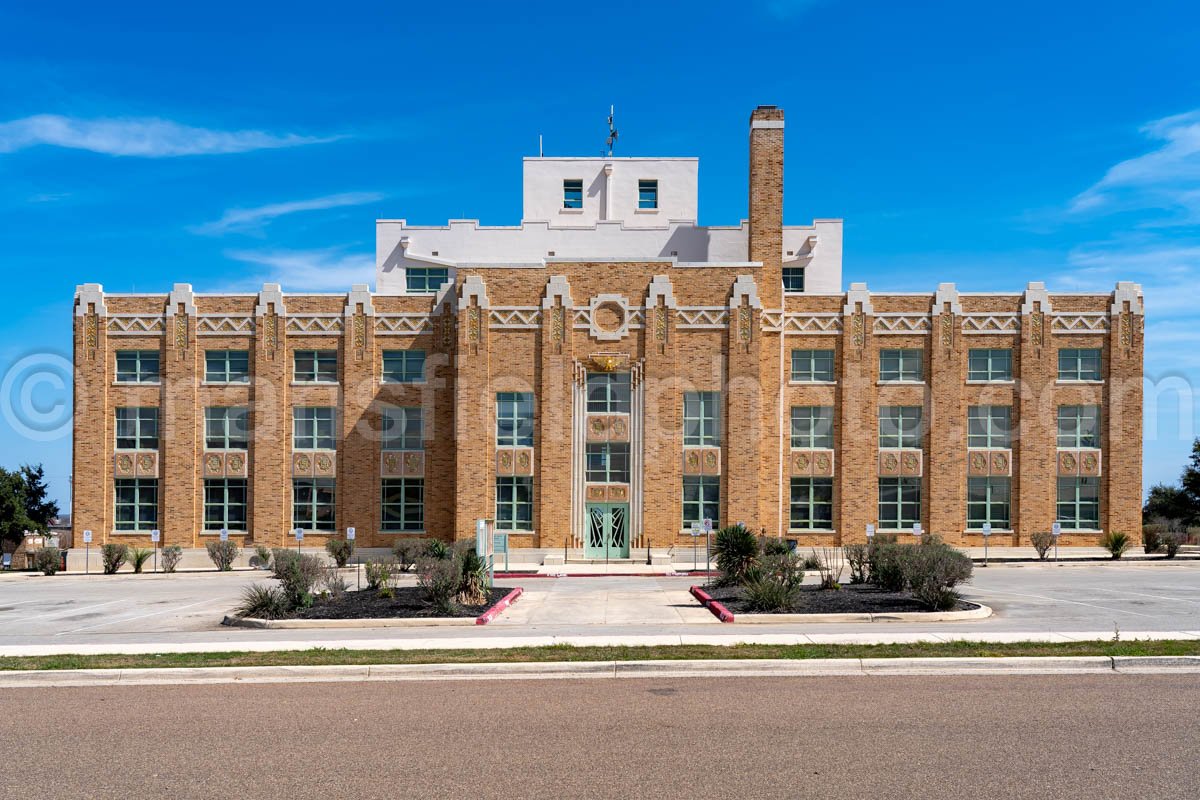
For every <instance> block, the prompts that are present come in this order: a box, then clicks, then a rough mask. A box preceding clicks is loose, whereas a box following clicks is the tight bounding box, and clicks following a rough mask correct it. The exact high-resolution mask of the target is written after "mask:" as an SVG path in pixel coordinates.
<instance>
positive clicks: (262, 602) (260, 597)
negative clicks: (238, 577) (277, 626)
mask: <svg viewBox="0 0 1200 800" xmlns="http://www.w3.org/2000/svg"><path fill="white" fill-rule="evenodd" d="M287 612H288V600H287V597H286V595H284V593H283V590H282V589H278V588H276V587H274V586H266V585H263V584H255V585H254V586H247V587H246V588H245V589H243V590H242V601H241V602H240V603H239V604H238V606H237V608H236V609H234V613H235V614H237V615H238V616H239V617H255V618H256V619H279V618H280V617H282V616H285V615H286V614H287Z"/></svg>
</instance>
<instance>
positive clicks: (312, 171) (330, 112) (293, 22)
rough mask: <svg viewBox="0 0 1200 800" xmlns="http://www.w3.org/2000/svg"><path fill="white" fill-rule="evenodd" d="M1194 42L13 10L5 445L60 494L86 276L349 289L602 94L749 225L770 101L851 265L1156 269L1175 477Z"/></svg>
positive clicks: (473, 207) (3, 249)
mask: <svg viewBox="0 0 1200 800" xmlns="http://www.w3.org/2000/svg"><path fill="white" fill-rule="evenodd" d="M1198 40H1200V7H1198V6H1197V5H1196V4H1195V3H1194V2H1155V1H1154V0H1146V1H1143V2H1141V3H1138V4H1137V5H1136V6H1130V5H1129V4H1127V3H1115V2H1103V1H1100V2H1096V1H1093V2H1055V3H1047V2H1024V1H1023V0H1014V1H1013V2H1008V3H1003V4H1000V3H975V2H908V3H895V2H882V1H881V2H853V1H852V0H810V1H808V2H805V1H804V0H746V2H743V3H740V4H728V3H713V2H703V1H702V0H696V1H695V2H688V3H658V4H654V3H645V2H643V3H621V2H606V3H598V4H563V3H542V2H533V1H531V2H524V3H519V4H510V3H479V4H472V3H455V4H425V3H422V4H405V3H396V2H390V3H357V2H352V1H347V2H342V3H336V4H330V3H306V2H289V3H287V4H278V5H276V4H270V3H246V2H240V3H223V2H209V3H205V4H202V5H201V6H180V5H178V4H164V3H140V2H124V3H120V4H117V5H116V6H114V5H111V4H110V5H96V4H91V3H87V4H84V3H77V2H64V3H57V4H52V5H47V4H45V3H33V2H22V1H19V0H18V1H15V2H8V3H5V4H3V5H2V6H0V274H2V275H3V277H4V279H5V281H6V286H7V288H8V291H7V292H5V293H4V294H3V295H0V298H2V299H0V303H3V314H2V315H0V334H2V335H0V376H2V377H3V379H4V383H3V385H0V406H2V408H0V410H2V411H3V412H4V415H3V418H2V419H0V448H2V449H3V453H4V457H3V462H4V463H5V464H6V465H9V466H11V465H16V464H18V463H21V462H26V461H41V462H44V463H45V464H46V468H47V472H48V473H49V474H50V477H51V480H52V487H53V490H54V492H55V494H56V495H57V496H58V497H59V498H60V499H61V500H62V501H64V502H65V501H66V500H67V499H68V497H69V484H68V475H69V472H70V439H69V435H61V434H62V433H63V432H64V428H63V426H62V425H60V424H58V422H57V421H58V420H61V419H65V418H66V415H68V414H69V410H70V408H69V403H70V389H69V370H66V369H64V363H65V362H64V361H63V360H62V359H63V358H67V359H69V357H70V325H71V319H70V307H71V298H72V293H73V290H74V287H75V285H76V284H78V283H83V282H99V283H102V284H104V286H105V288H106V289H107V290H109V291H135V290H136V291H166V290H167V289H169V288H170V286H171V284H172V283H174V282H177V281H180V282H190V283H192V284H193V285H194V286H195V288H196V289H197V290H198V291H217V290H224V289H253V288H255V287H257V286H259V285H261V283H262V282H263V281H264V280H278V281H280V282H282V283H283V284H284V287H285V289H291V290H300V289H315V290H339V289H343V290H344V289H346V288H347V287H348V286H349V284H350V283H351V282H352V281H355V280H359V281H361V280H368V281H369V280H370V279H371V275H372V253H373V246H374V245H373V237H374V226H373V220H374V219H375V218H376V217H404V218H407V219H408V220H410V221H411V222H418V223H443V222H445V220H446V219H448V218H479V219H481V220H482V221H483V222H484V223H488V224H508V223H513V222H516V221H517V220H518V219H519V217H520V202H521V198H520V168H521V166H520V158H521V156H525V155H534V154H536V150H537V137H538V135H539V134H541V135H543V136H544V137H545V147H546V153H547V154H548V155H591V154H598V153H599V152H600V148H601V146H602V144H603V139H604V135H605V128H604V125H605V120H604V118H605V115H606V113H607V109H608V106H609V104H610V103H612V104H615V105H616V106H617V115H618V123H619V128H620V131H621V138H620V141H619V145H618V154H619V155H620V154H623V155H694V156H699V157H700V159H701V196H700V217H701V222H703V223H707V224H726V223H735V222H736V221H737V220H738V219H740V218H742V217H743V216H744V215H745V213H746V128H747V118H748V115H749V112H750V109H751V108H753V107H754V106H755V105H757V104H759V103H775V104H777V105H780V106H782V107H784V109H785V110H786V112H787V115H788V127H787V159H786V164H787V172H786V184H787V194H786V203H785V205H786V210H785V215H786V218H787V221H788V222H789V223H793V224H800V223H805V222H807V221H809V220H811V219H812V218H813V217H842V218H844V219H845V220H846V228H845V236H846V242H845V244H846V250H845V264H844V277H845V280H846V281H847V282H849V281H850V280H865V281H867V282H868V283H869V285H870V286H871V288H872V289H878V290H907V291H917V290H929V291H932V290H933V288H935V286H936V284H937V283H938V282H939V281H946V280H953V281H956V282H957V283H958V285H959V288H960V289H962V290H964V291H985V290H998V291H1015V290H1019V289H1021V288H1022V287H1024V285H1025V283H1026V282H1027V281H1029V280H1045V281H1046V282H1047V283H1048V284H1049V286H1050V288H1051V289H1058V290H1082V289H1099V290H1105V291H1107V290H1109V289H1111V287H1112V286H1113V284H1114V283H1115V282H1116V281H1117V280H1118V279H1121V280H1135V281H1140V282H1142V283H1143V284H1144V285H1145V287H1146V297H1147V300H1146V305H1147V310H1148V318H1147V353H1146V373H1147V377H1148V379H1149V386H1148V393H1147V397H1148V404H1147V427H1146V463H1145V473H1146V482H1147V483H1148V484H1149V483H1152V482H1155V481H1159V480H1172V479H1173V478H1174V477H1175V476H1176V474H1177V473H1178V471H1179V468H1180V466H1181V464H1182V463H1183V461H1184V459H1185V457H1186V454H1187V452H1188V450H1189V448H1190V443H1191V437H1192V436H1193V433H1194V430H1195V429H1196V413H1195V410H1194V409H1193V407H1192V401H1191V397H1192V390H1191V387H1192V386H1193V385H1194V384H1195V383H1196V382H1197V379H1200V348H1197V347H1195V345H1194V342H1195V328H1196V322H1197V316H1198V315H1197V312H1196V310H1195V307H1196V302H1195V299H1194V298H1195V297H1196V292H1195V288H1194V287H1195V286H1196V279H1197V277H1198V276H1197V272H1198V271H1200V70H1197V68H1196V55H1197V47H1196V42H1197V41H1198ZM22 393H24V399H22ZM31 429H33V430H34V434H30V433H29V431H30V430H31ZM67 432H68V433H69V430H68V431H67ZM35 437H40V439H39V438H35ZM55 437H56V438H55Z"/></svg>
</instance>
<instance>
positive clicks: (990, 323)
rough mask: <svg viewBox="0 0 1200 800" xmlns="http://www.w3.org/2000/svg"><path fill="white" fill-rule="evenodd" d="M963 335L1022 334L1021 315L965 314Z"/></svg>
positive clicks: (963, 317)
mask: <svg viewBox="0 0 1200 800" xmlns="http://www.w3.org/2000/svg"><path fill="white" fill-rule="evenodd" d="M962 332H963V333H1020V332H1021V315H1020V314H964V315H963V316H962Z"/></svg>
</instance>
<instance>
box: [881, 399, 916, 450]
mask: <svg viewBox="0 0 1200 800" xmlns="http://www.w3.org/2000/svg"><path fill="white" fill-rule="evenodd" d="M879 446H880V447H881V448H887V447H909V448H919V447H920V446H921V407H920V406H882V407H881V408H880V409H879Z"/></svg>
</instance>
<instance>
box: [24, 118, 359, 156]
mask: <svg viewBox="0 0 1200 800" xmlns="http://www.w3.org/2000/svg"><path fill="white" fill-rule="evenodd" d="M338 138H341V137H339V136H332V137H315V136H300V135H298V134H294V133H286V134H274V133H267V132H266V131H253V130H250V131H219V130H211V129H208V128H193V127H191V126H188V125H180V124H179V123H177V122H172V121H170V120H166V119H157V118H153V117H145V118H135V119H77V118H74V117H64V116H60V115H58V114H38V115H36V116H32V117H25V118H23V119H16V120H12V121H10V122H0V153H12V152H16V151H17V150H23V149H25V148H28V147H34V146H36V145H52V146H55V147H65V148H69V149H73V150H90V151H91V152H93V153H104V154H106V155H112V156H139V157H142V158H167V157H170V156H194V155H214V154H219V153H244V152H247V151H249V150H263V149H271V148H279V147H296V146H299V145H305V144H318V143H321V142H330V141H333V140H334V139H338Z"/></svg>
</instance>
